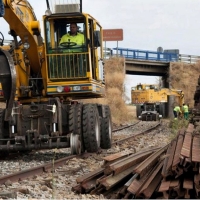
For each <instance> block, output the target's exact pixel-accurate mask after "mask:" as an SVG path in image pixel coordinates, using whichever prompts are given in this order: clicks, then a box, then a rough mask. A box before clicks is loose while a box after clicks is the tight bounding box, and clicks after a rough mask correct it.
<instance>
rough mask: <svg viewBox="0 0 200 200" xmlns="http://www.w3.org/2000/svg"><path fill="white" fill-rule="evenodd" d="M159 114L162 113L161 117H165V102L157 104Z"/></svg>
mask: <svg viewBox="0 0 200 200" xmlns="http://www.w3.org/2000/svg"><path fill="white" fill-rule="evenodd" d="M159 115H162V117H163V118H165V104H164V103H161V104H160V105H159Z"/></svg>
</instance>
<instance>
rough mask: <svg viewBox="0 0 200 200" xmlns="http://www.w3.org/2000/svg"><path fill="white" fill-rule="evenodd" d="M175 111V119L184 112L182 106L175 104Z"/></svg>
mask: <svg viewBox="0 0 200 200" xmlns="http://www.w3.org/2000/svg"><path fill="white" fill-rule="evenodd" d="M173 112H174V119H178V115H179V114H180V113H182V112H181V108H180V106H175V107H174V110H173Z"/></svg>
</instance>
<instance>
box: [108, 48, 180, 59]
mask: <svg viewBox="0 0 200 200" xmlns="http://www.w3.org/2000/svg"><path fill="white" fill-rule="evenodd" d="M110 53H111V56H114V55H118V56H123V57H125V58H130V59H140V60H152V61H164V62H177V61H178V60H179V54H176V53H164V52H157V51H146V50H136V49H126V48H113V49H111V52H110Z"/></svg>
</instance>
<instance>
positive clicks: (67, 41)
mask: <svg viewBox="0 0 200 200" xmlns="http://www.w3.org/2000/svg"><path fill="white" fill-rule="evenodd" d="M84 43H85V42H84V35H83V34H82V33H79V32H78V26H77V24H76V23H71V24H70V32H69V33H67V34H65V35H63V36H62V38H61V40H60V46H62V47H66V48H67V49H68V52H82V51H83V50H82V48H81V47H82V46H83V44H84Z"/></svg>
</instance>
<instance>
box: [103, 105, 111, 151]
mask: <svg viewBox="0 0 200 200" xmlns="http://www.w3.org/2000/svg"><path fill="white" fill-rule="evenodd" d="M102 106H103V107H104V109H105V116H102V118H101V144H100V147H101V148H102V149H109V148H111V146H112V119H111V113H110V108H109V106H107V105H102Z"/></svg>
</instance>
